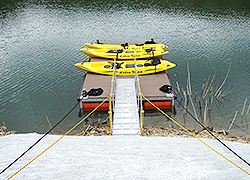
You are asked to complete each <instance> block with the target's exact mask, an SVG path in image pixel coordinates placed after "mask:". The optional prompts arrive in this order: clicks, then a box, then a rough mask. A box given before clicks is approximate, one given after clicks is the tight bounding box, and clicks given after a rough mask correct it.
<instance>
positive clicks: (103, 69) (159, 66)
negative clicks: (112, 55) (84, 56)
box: [75, 58, 176, 76]
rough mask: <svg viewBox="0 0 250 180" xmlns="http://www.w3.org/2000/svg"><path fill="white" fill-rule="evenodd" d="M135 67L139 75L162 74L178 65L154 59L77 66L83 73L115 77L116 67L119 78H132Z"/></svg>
mask: <svg viewBox="0 0 250 180" xmlns="http://www.w3.org/2000/svg"><path fill="white" fill-rule="evenodd" d="M135 65H136V69H137V73H138V75H145V74H152V73H156V72H161V71H164V70H167V69H171V68H174V67H175V66H176V64H174V63H172V62H169V61H167V60H160V59H159V58H154V59H153V60H138V61H99V62H84V63H77V64H75V66H76V67H77V68H79V69H81V70H83V71H88V72H93V73H98V74H105V75H113V71H114V67H115V69H116V75H117V76H132V75H135Z"/></svg>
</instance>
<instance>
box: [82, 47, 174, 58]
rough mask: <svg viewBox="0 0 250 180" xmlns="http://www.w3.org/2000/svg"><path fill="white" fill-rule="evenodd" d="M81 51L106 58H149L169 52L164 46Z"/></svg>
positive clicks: (88, 54)
mask: <svg viewBox="0 0 250 180" xmlns="http://www.w3.org/2000/svg"><path fill="white" fill-rule="evenodd" d="M80 51H81V52H83V53H84V54H86V55H87V56H90V57H100V58H106V59H120V60H121V59H148V58H153V57H161V56H163V55H165V54H168V53H169V52H168V51H167V50H166V49H162V48H158V49H157V48H155V49H153V48H150V49H139V50H129V49H120V50H110V49H89V48H82V49H80Z"/></svg>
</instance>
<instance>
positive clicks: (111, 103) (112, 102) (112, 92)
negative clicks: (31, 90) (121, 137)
mask: <svg viewBox="0 0 250 180" xmlns="http://www.w3.org/2000/svg"><path fill="white" fill-rule="evenodd" d="M115 91H116V59H114V67H113V76H112V79H111V88H110V98H109V121H110V134H111V135H112V133H113V110H114V107H115Z"/></svg>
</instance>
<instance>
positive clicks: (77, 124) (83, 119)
mask: <svg viewBox="0 0 250 180" xmlns="http://www.w3.org/2000/svg"><path fill="white" fill-rule="evenodd" d="M108 98H110V95H108V96H107V98H106V99H104V100H103V101H102V102H101V103H100V104H99V105H98V106H96V107H95V108H94V109H93V110H92V111H91V112H90V113H89V114H87V115H86V116H85V117H84V118H82V119H81V120H80V121H79V122H78V123H76V124H75V125H74V126H73V127H72V128H71V129H70V130H68V131H67V132H66V133H65V134H64V135H62V136H61V137H60V138H59V139H58V140H56V141H55V142H54V143H53V144H51V145H50V146H49V147H47V148H46V149H45V150H44V151H43V152H41V153H40V154H39V155H37V156H36V157H35V158H33V159H32V160H31V161H29V162H28V163H27V164H26V165H25V166H23V167H22V168H21V169H19V170H18V171H17V172H15V173H14V174H13V175H12V176H10V177H9V178H8V179H7V180H9V179H11V178H13V177H14V176H15V175H16V174H18V173H19V172H20V171H22V170H23V169H24V168H26V167H27V166H28V165H29V164H31V163H32V162H33V161H35V160H36V159H37V158H38V157H40V156H41V155H42V154H43V153H45V152H46V151H47V150H49V149H50V148H51V147H52V146H54V145H55V144H56V143H58V142H59V141H60V140H61V139H62V138H64V137H65V136H66V135H68V134H69V133H70V132H71V131H72V130H74V129H75V128H76V127H77V126H79V125H80V124H81V123H82V122H83V121H85V120H86V119H87V118H88V117H89V116H90V115H91V114H93V113H94V112H95V111H96V110H97V109H98V108H99V107H100V106H102V105H103V104H104V102H106V101H107V100H108Z"/></svg>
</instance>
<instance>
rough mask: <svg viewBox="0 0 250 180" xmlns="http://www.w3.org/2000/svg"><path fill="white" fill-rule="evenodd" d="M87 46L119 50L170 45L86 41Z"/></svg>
mask: <svg viewBox="0 0 250 180" xmlns="http://www.w3.org/2000/svg"><path fill="white" fill-rule="evenodd" d="M85 46H87V47H88V48H92V49H112V50H118V49H128V50H140V49H150V48H153V49H155V48H157V49H159V48H161V49H164V50H165V49H167V48H168V46H167V45H165V44H143V43H142V44H131V45H130V44H128V43H124V44H97V43H85Z"/></svg>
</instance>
